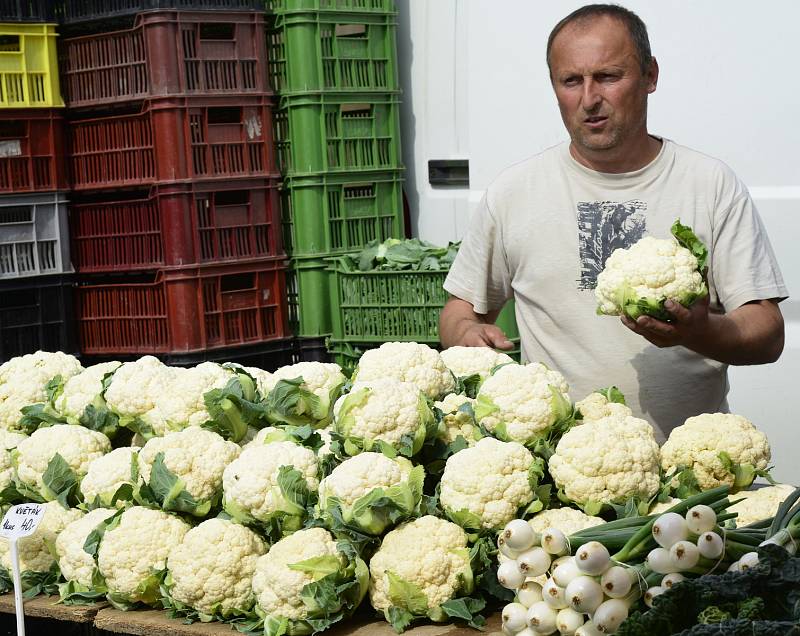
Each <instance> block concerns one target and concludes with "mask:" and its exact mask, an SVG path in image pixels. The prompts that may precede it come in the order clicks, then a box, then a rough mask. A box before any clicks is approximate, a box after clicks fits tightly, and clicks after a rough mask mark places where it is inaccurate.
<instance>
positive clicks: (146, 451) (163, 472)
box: [139, 427, 242, 517]
mask: <svg viewBox="0 0 800 636" xmlns="http://www.w3.org/2000/svg"><path fill="white" fill-rule="evenodd" d="M241 450H242V449H241V448H240V447H239V445H238V444H235V443H233V442H228V441H225V440H224V439H222V437H220V436H219V435H217V434H216V433H212V432H211V431H206V430H204V429H202V428H196V427H193V428H187V429H184V430H182V431H179V432H177V433H170V434H168V435H166V436H165V437H154V438H152V439H151V440H149V441H148V442H147V443H146V444H145V445H144V448H142V450H141V451H139V472H140V475H141V482H142V483H143V484H144V485H145V486H146V488H140V493H139V497H140V500H141V501H142V502H147V503H151V504H153V503H154V504H156V505H159V506H161V507H162V508H163V509H164V510H175V511H177V512H187V513H189V514H192V515H195V516H197V517H205V516H206V515H207V514H209V512H210V511H211V510H212V509H214V508H215V507H216V506H217V504H218V503H219V500H220V498H221V496H222V473H223V471H224V470H225V467H226V466H227V465H228V464H230V463H231V462H232V461H233V460H234V459H236V458H237V457H238V456H239V453H240V452H241Z"/></svg>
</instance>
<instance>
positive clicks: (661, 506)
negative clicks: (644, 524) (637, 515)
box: [647, 497, 681, 515]
mask: <svg viewBox="0 0 800 636" xmlns="http://www.w3.org/2000/svg"><path fill="white" fill-rule="evenodd" d="M680 501H681V500H680V499H678V498H677V497H667V499H666V501H656V502H655V503H653V505H651V506H650V510H648V511H647V514H648V515H660V514H663V513H665V512H666V511H667V510H669V509H670V508H672V506H674V505H675V504H677V503H679V502H680Z"/></svg>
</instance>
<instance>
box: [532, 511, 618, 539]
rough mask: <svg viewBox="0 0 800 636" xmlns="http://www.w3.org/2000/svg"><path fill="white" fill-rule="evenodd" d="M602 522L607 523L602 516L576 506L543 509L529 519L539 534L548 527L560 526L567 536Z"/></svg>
mask: <svg viewBox="0 0 800 636" xmlns="http://www.w3.org/2000/svg"><path fill="white" fill-rule="evenodd" d="M602 523H605V520H604V519H602V518H601V517H592V516H590V515H587V514H585V513H583V512H581V511H580V510H575V508H551V509H550V510H542V511H541V512H539V513H537V514H535V515H534V516H533V517H531V518H530V519H528V524H529V525H530V527H531V528H533V529H534V530H535V531H536V532H538V533H539V534H541V533H542V532H544V531H545V530H547V529H548V528H558V529H559V530H561V532H563V533H564V534H565V535H567V536H569V535H571V534H575V533H576V532H580V531H581V530H585V529H586V528H592V527H594V526H599V525H600V524H602Z"/></svg>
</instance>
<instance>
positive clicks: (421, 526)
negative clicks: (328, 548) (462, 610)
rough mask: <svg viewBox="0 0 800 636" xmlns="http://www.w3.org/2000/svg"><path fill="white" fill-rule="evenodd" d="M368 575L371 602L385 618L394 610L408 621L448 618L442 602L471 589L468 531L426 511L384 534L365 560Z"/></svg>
mask: <svg viewBox="0 0 800 636" xmlns="http://www.w3.org/2000/svg"><path fill="white" fill-rule="evenodd" d="M369 575H370V581H369V598H370V602H371V603H372V607H374V608H375V609H376V610H380V611H382V612H383V613H384V616H385V617H386V620H387V621H389V622H393V618H395V617H396V616H397V614H401V615H404V618H405V622H406V624H407V622H410V621H411V620H414V619H415V618H421V617H425V616H427V617H428V618H430V619H431V620H434V621H444V620H447V615H446V613H445V612H444V610H443V609H442V607H441V606H442V604H443V603H446V602H447V601H450V600H451V599H454V598H457V597H461V596H469V594H471V593H472V589H473V572H472V570H471V567H470V558H469V549H468V548H467V535H466V533H465V532H464V530H462V529H461V528H460V527H458V526H457V525H455V524H454V523H450V522H449V521H445V520H444V519H439V518H437V517H432V516H430V515H428V516H425V517H420V518H419V519H415V520H413V521H409V522H407V523H404V524H403V525H401V526H400V527H398V528H395V529H394V530H392V531H391V532H389V533H388V534H387V535H386V536H385V537H384V539H383V543H381V546H380V548H378V551H377V552H376V553H375V554H374V555H373V557H372V559H371V560H370V562H369ZM391 608H395V611H394V612H390V609H391ZM393 614H394V616H393ZM395 620H397V619H396V618H395Z"/></svg>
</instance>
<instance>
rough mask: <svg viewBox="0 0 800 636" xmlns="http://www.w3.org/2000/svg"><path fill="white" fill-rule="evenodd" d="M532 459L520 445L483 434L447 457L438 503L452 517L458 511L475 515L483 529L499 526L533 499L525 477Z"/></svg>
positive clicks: (531, 490)
mask: <svg viewBox="0 0 800 636" xmlns="http://www.w3.org/2000/svg"><path fill="white" fill-rule="evenodd" d="M533 461H534V458H533V455H532V454H531V452H530V451H529V450H528V449H527V448H525V447H524V446H523V445H522V444H519V443H517V442H501V441H500V440H497V439H494V438H491V437H485V438H483V439H481V440H479V441H478V443H477V444H475V446H473V447H472V448H465V449H464V450H460V451H458V452H457V453H456V454H454V455H452V456H450V457H449V458H448V459H447V463H446V464H445V467H444V473H443V474H442V481H441V494H440V501H441V503H442V506H443V507H444V509H445V511H446V512H447V513H448V515H451V516H455V517H456V518H457V515H458V513H459V512H460V511H462V510H464V511H466V512H468V513H470V514H472V515H476V516H477V517H478V518H479V519H480V522H481V527H483V528H487V529H499V528H502V527H503V526H504V525H505V524H506V523H508V522H509V521H511V520H512V519H514V517H515V516H516V514H517V510H519V508H520V507H522V506H525V505H527V504H529V503H530V502H531V501H533V498H534V492H533V488H532V487H531V483H530V481H529V477H528V469H529V468H530V467H531V464H532V463H533Z"/></svg>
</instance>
